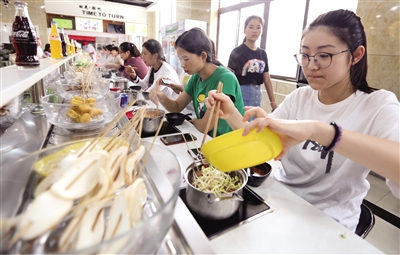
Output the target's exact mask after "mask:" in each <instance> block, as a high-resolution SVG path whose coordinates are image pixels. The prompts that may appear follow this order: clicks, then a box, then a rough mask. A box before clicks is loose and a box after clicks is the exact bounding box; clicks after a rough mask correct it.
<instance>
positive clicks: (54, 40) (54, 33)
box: [50, 21, 63, 59]
mask: <svg viewBox="0 0 400 255" xmlns="http://www.w3.org/2000/svg"><path fill="white" fill-rule="evenodd" d="M50 50H51V52H50V54H51V57H52V58H56V59H60V58H63V55H62V47H61V39H60V34H59V33H58V29H57V23H56V22H54V21H52V22H51V30H50Z"/></svg>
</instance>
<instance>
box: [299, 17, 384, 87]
mask: <svg viewBox="0 0 400 255" xmlns="http://www.w3.org/2000/svg"><path fill="white" fill-rule="evenodd" d="M320 26H323V27H326V28H327V29H329V31H330V32H332V33H333V34H334V35H335V36H336V37H337V38H339V40H340V41H341V42H343V43H345V44H346V45H347V46H348V48H349V49H350V52H351V56H352V58H353V53H354V51H355V50H356V49H357V48H358V46H364V48H365V54H364V56H363V57H362V58H361V59H360V61H358V63H356V64H355V65H352V66H351V68H350V81H351V84H352V86H353V87H354V89H355V90H361V91H363V92H365V93H368V94H369V93H371V92H373V91H375V90H377V89H375V88H371V87H369V86H368V82H367V71H368V64H367V38H366V35H365V31H364V26H363V25H362V23H361V19H360V17H358V16H357V15H356V14H355V13H354V12H352V11H348V10H342V9H341V10H335V11H330V12H327V13H325V14H321V15H319V16H318V18H316V19H315V20H314V21H313V22H312V23H311V24H310V25H309V27H308V28H307V29H306V30H305V31H304V33H303V37H304V35H305V34H306V33H307V32H308V31H310V30H313V29H315V28H317V27H320Z"/></svg>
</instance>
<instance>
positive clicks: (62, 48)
mask: <svg viewBox="0 0 400 255" xmlns="http://www.w3.org/2000/svg"><path fill="white" fill-rule="evenodd" d="M64 35H65V33H64V28H61V31H60V39H61V50H62V55H63V56H64V57H68V54H67V43H66V42H65V36H64Z"/></svg>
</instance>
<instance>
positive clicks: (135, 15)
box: [45, 0, 147, 24]
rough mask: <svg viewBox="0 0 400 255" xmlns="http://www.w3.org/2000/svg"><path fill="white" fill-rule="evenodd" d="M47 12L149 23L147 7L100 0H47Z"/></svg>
mask: <svg viewBox="0 0 400 255" xmlns="http://www.w3.org/2000/svg"><path fill="white" fill-rule="evenodd" d="M45 9H46V12H47V13H52V14H59V15H68V16H74V17H87V18H94V19H102V20H115V21H122V22H131V23H139V24H147V11H146V8H143V7H138V6H132V5H127V4H119V3H113V2H108V1H99V0H86V1H82V0H45Z"/></svg>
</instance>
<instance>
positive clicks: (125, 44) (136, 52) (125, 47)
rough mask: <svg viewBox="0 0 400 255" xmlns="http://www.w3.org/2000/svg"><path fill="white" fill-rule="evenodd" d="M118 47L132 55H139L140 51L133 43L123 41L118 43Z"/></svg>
mask: <svg viewBox="0 0 400 255" xmlns="http://www.w3.org/2000/svg"><path fill="white" fill-rule="evenodd" d="M119 48H120V49H121V50H122V51H123V52H127V51H129V52H130V53H131V55H132V56H133V57H140V51H139V50H138V48H137V47H136V45H135V44H133V43H130V42H123V43H121V44H120V45H119Z"/></svg>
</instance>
